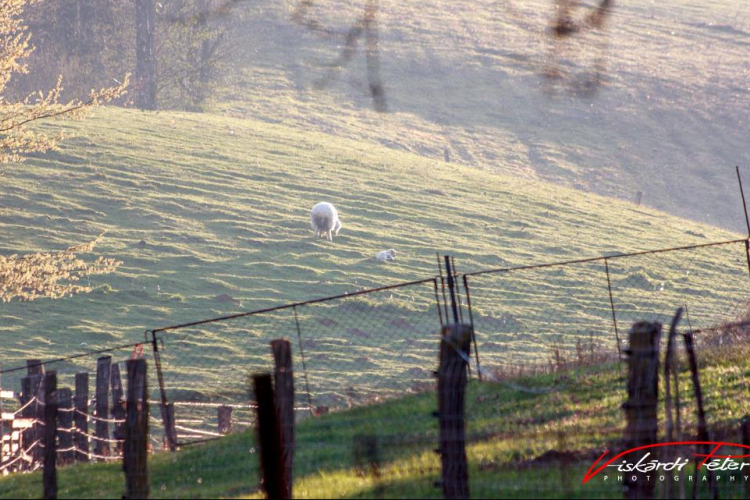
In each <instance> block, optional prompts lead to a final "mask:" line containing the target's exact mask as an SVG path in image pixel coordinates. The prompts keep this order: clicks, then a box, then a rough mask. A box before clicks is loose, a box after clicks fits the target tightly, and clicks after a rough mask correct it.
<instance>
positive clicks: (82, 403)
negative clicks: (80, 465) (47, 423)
mask: <svg viewBox="0 0 750 500" xmlns="http://www.w3.org/2000/svg"><path fill="white" fill-rule="evenodd" d="M73 421H74V422H75V428H76V430H75V439H74V441H75V446H76V461H77V462H88V461H89V436H88V434H89V374H88V372H84V373H76V400H75V414H74V416H73Z"/></svg>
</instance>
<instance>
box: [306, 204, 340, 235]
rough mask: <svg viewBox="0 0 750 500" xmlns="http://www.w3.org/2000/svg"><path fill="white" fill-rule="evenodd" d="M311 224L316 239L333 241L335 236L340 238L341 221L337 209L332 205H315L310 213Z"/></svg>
mask: <svg viewBox="0 0 750 500" xmlns="http://www.w3.org/2000/svg"><path fill="white" fill-rule="evenodd" d="M310 224H311V225H312V228H313V230H315V237H316V238H317V237H321V238H325V239H327V240H328V241H333V235H336V236H338V234H339V230H341V221H340V220H339V213H338V212H337V211H336V208H335V207H334V206H333V205H331V204H330V203H326V202H322V203H318V204H317V205H315V206H314V207H313V209H312V212H311V213H310Z"/></svg>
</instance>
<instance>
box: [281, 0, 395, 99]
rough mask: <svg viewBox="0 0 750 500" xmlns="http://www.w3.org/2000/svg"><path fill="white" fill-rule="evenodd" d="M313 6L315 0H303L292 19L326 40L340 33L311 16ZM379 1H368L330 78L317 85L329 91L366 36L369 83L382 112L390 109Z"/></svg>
mask: <svg viewBox="0 0 750 500" xmlns="http://www.w3.org/2000/svg"><path fill="white" fill-rule="evenodd" d="M312 5H313V0H302V2H300V4H299V6H298V8H297V9H296V10H295V12H294V14H293V15H292V20H293V21H295V22H296V23H298V24H300V25H302V26H305V27H306V28H308V29H309V30H311V31H313V32H316V33H319V34H322V35H324V36H326V37H334V36H336V34H337V33H336V31H335V30H332V29H330V28H327V27H326V26H324V25H323V24H322V23H320V22H319V21H317V20H314V19H310V18H308V17H307V14H308V11H309V10H310V8H311V7H312ZM378 11H379V2H378V0H368V1H367V4H366V5H365V11H364V14H363V15H362V17H361V18H359V19H358V20H357V21H356V22H355V23H354V25H352V27H351V28H349V30H348V32H347V33H346V39H345V42H344V48H343V49H341V53H340V54H339V56H338V57H337V58H336V59H335V60H334V61H332V62H331V63H330V64H328V65H327V66H328V71H327V72H326V75H325V76H323V77H322V78H321V79H319V80H318V81H317V82H316V84H315V86H316V87H317V88H325V87H327V86H328V85H330V84H331V82H332V81H333V80H335V79H336V77H337V76H338V75H339V73H340V72H341V69H342V68H344V67H346V66H348V65H349V63H350V62H351V61H352V59H354V57H355V56H356V55H357V51H358V45H359V40H360V39H361V38H362V35H364V37H365V60H366V62H367V82H368V88H369V91H370V96H371V97H372V101H373V107H374V108H375V110H376V111H378V112H380V113H385V112H387V110H388V105H387V100H386V96H385V86H384V85H383V82H382V80H381V78H380V43H379V36H378Z"/></svg>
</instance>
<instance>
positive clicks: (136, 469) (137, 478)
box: [123, 359, 151, 498]
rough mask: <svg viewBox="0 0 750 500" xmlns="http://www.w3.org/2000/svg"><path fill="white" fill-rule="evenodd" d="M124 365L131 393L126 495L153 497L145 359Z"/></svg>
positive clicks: (125, 459)
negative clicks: (149, 459) (149, 456)
mask: <svg viewBox="0 0 750 500" xmlns="http://www.w3.org/2000/svg"><path fill="white" fill-rule="evenodd" d="M125 364H126V369H127V372H128V394H127V416H126V418H125V442H124V443H123V470H124V471H125V483H126V491H125V496H124V497H123V498H150V496H151V484H150V480H149V473H148V418H149V410H148V385H147V375H146V360H145V359H130V360H128V361H126V363H125Z"/></svg>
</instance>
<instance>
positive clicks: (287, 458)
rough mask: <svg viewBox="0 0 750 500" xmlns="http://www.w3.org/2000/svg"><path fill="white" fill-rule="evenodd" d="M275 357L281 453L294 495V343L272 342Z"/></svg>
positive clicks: (288, 488) (288, 482)
mask: <svg viewBox="0 0 750 500" xmlns="http://www.w3.org/2000/svg"><path fill="white" fill-rule="evenodd" d="M271 350H272V351H273V359H274V366H275V369H274V382H275V385H276V393H275V403H276V415H277V419H278V425H279V431H280V432H281V454H282V460H283V463H284V468H285V469H286V473H285V475H284V479H285V480H286V491H287V493H288V495H289V497H290V498H291V496H292V483H293V479H292V477H293V476H292V472H293V470H294V448H295V436H294V368H293V365H292V344H291V343H290V342H289V341H288V340H283V339H278V340H274V341H273V342H271Z"/></svg>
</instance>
